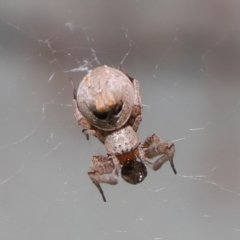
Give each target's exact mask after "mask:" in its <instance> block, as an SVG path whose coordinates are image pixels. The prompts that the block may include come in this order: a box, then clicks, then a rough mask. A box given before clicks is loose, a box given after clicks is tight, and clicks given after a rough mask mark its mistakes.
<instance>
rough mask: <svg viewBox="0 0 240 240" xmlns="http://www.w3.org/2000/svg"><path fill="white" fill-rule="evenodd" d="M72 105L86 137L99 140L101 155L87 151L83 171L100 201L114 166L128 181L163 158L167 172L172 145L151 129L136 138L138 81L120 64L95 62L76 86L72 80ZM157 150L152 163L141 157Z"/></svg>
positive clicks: (133, 181) (142, 175)
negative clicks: (89, 159)
mask: <svg viewBox="0 0 240 240" xmlns="http://www.w3.org/2000/svg"><path fill="white" fill-rule="evenodd" d="M71 83H72V89H73V106H74V109H75V117H76V120H77V122H78V124H79V125H81V126H82V127H84V129H83V131H82V132H83V133H84V134H85V135H86V137H87V140H88V139H89V135H92V136H95V137H96V138H98V139H99V141H100V142H102V143H103V144H104V145H105V148H106V151H107V156H102V155H97V156H93V159H92V166H91V167H90V169H89V171H88V175H89V177H90V179H91V180H92V182H93V183H94V184H95V186H96V187H97V188H98V190H99V192H100V193H101V195H102V198H103V201H104V202H106V198H105V195H104V192H103V190H102V188H101V186H100V183H108V184H111V185H115V184H117V182H118V177H119V171H120V170H121V176H122V178H123V179H124V180H125V181H127V182H128V183H130V184H138V183H140V182H142V181H143V180H144V178H145V177H146V176H147V168H146V166H145V165H147V166H148V167H150V168H152V169H153V170H155V171H156V170H158V169H160V168H161V166H162V165H163V164H164V163H165V162H167V161H169V162H170V165H171V167H172V169H173V172H174V173H175V174H177V171H176V169H175V167H174V163H173V157H174V152H175V146H174V143H172V142H163V141H162V140H161V139H160V138H159V137H158V136H157V135H155V134H153V135H151V136H149V137H147V139H146V140H145V141H144V142H143V143H141V142H140V140H139V138H138V134H137V130H138V127H139V124H140V122H141V120H142V113H141V110H142V106H141V98H140V94H139V82H138V80H136V79H134V78H132V77H130V76H129V75H128V74H126V73H125V72H124V71H123V70H122V69H121V71H120V70H117V69H114V68H110V67H108V66H100V67H97V68H95V69H93V70H91V71H89V73H88V74H87V75H86V76H85V77H84V78H83V80H82V81H81V83H80V85H79V87H78V91H77V90H76V88H75V86H74V84H73V82H72V81H71ZM159 155H161V156H160V157H159V158H158V159H157V160H156V161H155V162H153V163H152V162H150V161H149V160H147V159H151V158H154V157H156V156H159Z"/></svg>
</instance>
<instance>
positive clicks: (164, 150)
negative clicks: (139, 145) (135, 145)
mask: <svg viewBox="0 0 240 240" xmlns="http://www.w3.org/2000/svg"><path fill="white" fill-rule="evenodd" d="M143 148H145V151H144V152H145V154H144V155H145V158H154V157H156V156H159V155H163V156H161V157H160V158H158V159H157V160H156V161H155V162H154V163H152V162H149V161H148V160H146V159H144V160H143V161H144V162H145V164H146V165H148V166H149V167H151V168H152V169H153V170H155V171H156V170H158V169H160V168H161V167H162V165H163V164H164V163H165V162H167V161H169V162H170V164H171V167H172V169H173V172H174V173H175V174H177V171H176V169H175V167H174V163H173V157H174V153H175V146H174V143H172V142H163V141H162V140H161V139H160V138H159V137H158V136H156V135H155V134H153V135H152V136H150V137H148V138H147V139H146V140H145V142H144V143H143Z"/></svg>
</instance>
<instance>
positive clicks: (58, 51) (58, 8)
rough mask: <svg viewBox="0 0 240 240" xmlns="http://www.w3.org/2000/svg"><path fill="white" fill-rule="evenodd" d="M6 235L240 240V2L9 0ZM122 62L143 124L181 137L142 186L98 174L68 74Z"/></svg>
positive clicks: (4, 33) (1, 210)
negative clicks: (102, 180)
mask: <svg viewBox="0 0 240 240" xmlns="http://www.w3.org/2000/svg"><path fill="white" fill-rule="evenodd" d="M0 13H1V14H0V16H1V18H0V29H1V35H0V54H1V58H0V61H1V64H0V68H1V71H0V74H1V95H0V97H1V101H0V102H1V136H2V137H1V144H0V156H1V163H0V193H1V198H0V199H1V204H0V221H1V224H0V225H1V231H0V238H1V239H24V240H26V239H31V240H32V239H51V240H52V239H58V240H59V239H69V240H72V239H178V240H179V239H239V235H240V219H239V216H240V212H239V209H240V185H239V181H240V178H239V168H240V162H239V156H240V152H239V149H240V148H239V146H240V138H239V136H240V127H239V119H240V95H239V92H240V81H239V76H240V72H239V69H240V68H239V60H240V52H239V49H240V45H239V37H240V35H239V30H238V29H239V22H240V19H239V16H240V15H239V2H238V1H232V0H230V1H229V0H218V1H206V0H203V1H182V0H180V1H179V0H178V1H177V0H175V1H174V0H170V1H152V0H150V1H140V0H139V1H133V0H132V1H118V2H116V1H112V2H110V1H83V0H81V1H65V2H64V1H57V0H56V1H51V2H50V3H49V2H47V1H40V2H39V1H24V0H22V1H17V2H15V1H9V0H8V1H1V2H0ZM120 64H122V65H123V67H124V69H125V70H126V71H127V73H128V74H129V75H130V76H133V77H135V78H136V79H138V80H139V81H140V92H141V96H142V102H143V121H142V123H141V125H140V129H139V137H140V139H141V140H142V141H143V140H144V139H145V138H146V137H147V136H149V135H151V134H152V133H155V134H157V135H158V136H160V137H161V138H162V139H163V140H165V141H174V142H175V144H176V155H175V158H174V160H175V166H176V169H177V171H178V174H177V175H174V174H173V172H172V169H171V167H170V165H169V164H168V163H166V164H165V165H164V166H163V167H162V169H160V170H159V171H157V172H153V171H151V169H149V170H148V177H147V178H146V179H145V180H144V182H143V183H141V184H139V185H137V186H131V185H129V184H126V183H125V182H124V181H122V180H121V178H120V179H119V183H118V185H116V186H114V187H113V186H108V185H106V184H105V185H103V186H102V187H103V190H104V192H105V195H106V198H107V203H104V202H103V201H102V199H101V196H100V194H99V192H98V191H97V189H95V187H94V186H93V184H92V183H91V182H90V180H89V178H88V176H87V174H86V173H87V170H88V168H89V166H90V164H91V159H92V156H93V155H96V154H105V149H104V146H102V145H101V144H100V142H99V141H97V140H96V139H94V138H90V140H89V141H86V138H85V136H84V135H82V133H81V131H82V128H81V127H79V126H77V123H76V121H75V118H74V115H73V113H74V110H73V107H72V91H71V85H70V83H69V78H72V79H73V81H74V82H75V84H76V85H78V84H79V82H80V81H81V79H82V78H83V77H84V76H85V75H86V73H87V72H88V70H90V69H92V68H94V67H96V66H100V65H108V66H111V67H115V68H117V67H118V66H119V65H120Z"/></svg>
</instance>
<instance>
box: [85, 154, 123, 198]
mask: <svg viewBox="0 0 240 240" xmlns="http://www.w3.org/2000/svg"><path fill="white" fill-rule="evenodd" d="M114 169H115V172H114V175H104V174H111V173H112V172H113V170H114ZM119 170H120V165H119V162H118V160H117V158H116V157H115V156H108V157H105V156H101V155H98V156H93V160H92V166H91V168H90V169H89V171H88V175H89V177H90V178H91V180H92V182H93V183H94V184H95V186H96V187H97V188H98V190H99V192H100V193H101V195H102V198H103V201H104V202H106V198H105V196H104V193H103V190H102V188H101V186H100V183H108V184H111V185H115V184H117V182H118V174H119Z"/></svg>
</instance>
